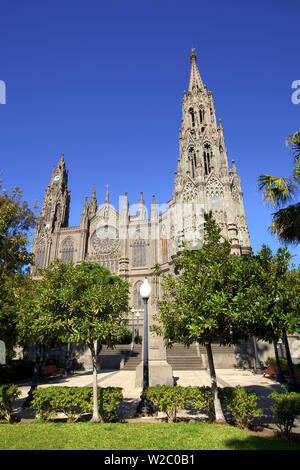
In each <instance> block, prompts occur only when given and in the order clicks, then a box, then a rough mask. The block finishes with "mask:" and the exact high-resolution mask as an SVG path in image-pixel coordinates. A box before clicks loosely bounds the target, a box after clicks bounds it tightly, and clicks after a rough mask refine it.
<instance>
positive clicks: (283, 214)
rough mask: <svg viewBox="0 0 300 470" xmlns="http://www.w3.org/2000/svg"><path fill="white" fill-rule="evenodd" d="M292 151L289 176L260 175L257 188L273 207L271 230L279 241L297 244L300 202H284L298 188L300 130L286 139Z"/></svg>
mask: <svg viewBox="0 0 300 470" xmlns="http://www.w3.org/2000/svg"><path fill="white" fill-rule="evenodd" d="M287 143H288V145H289V147H290V149H291V151H292V153H293V158H294V161H293V173H292V176H291V177H289V178H283V177H275V176H271V175H266V174H264V175H261V176H260V177H259V179H258V187H259V190H263V198H264V200H265V201H266V202H268V203H271V204H272V205H273V206H274V208H275V209H278V210H277V211H276V212H275V213H274V214H273V222H272V225H271V227H270V229H271V232H272V233H273V234H275V235H276V236H277V238H278V239H279V240H280V241H281V242H285V243H294V244H298V243H299V241H300V203H299V202H296V203H295V204H290V205H288V206H287V207H283V206H284V205H285V204H287V203H289V202H291V201H292V199H293V197H294V196H295V195H296V194H297V191H298V190H299V183H300V132H295V134H294V135H290V136H289V137H288V139H287Z"/></svg>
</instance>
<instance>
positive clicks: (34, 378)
mask: <svg viewBox="0 0 300 470" xmlns="http://www.w3.org/2000/svg"><path fill="white" fill-rule="evenodd" d="M40 361H41V343H40V341H39V342H38V343H37V344H36V352H35V363H34V369H33V376H32V380H31V387H30V390H29V392H28V395H27V398H26V400H25V402H24V403H23V408H27V407H28V406H30V403H31V401H32V400H33V391H34V389H35V388H36V387H37V384H38V381H39V374H40Z"/></svg>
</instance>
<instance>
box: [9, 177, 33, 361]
mask: <svg viewBox="0 0 300 470" xmlns="http://www.w3.org/2000/svg"><path fill="white" fill-rule="evenodd" d="M0 190H1V192H0V337H1V338H3V339H4V341H5V343H6V347H7V350H8V351H9V355H10V356H12V354H13V347H14V346H15V345H16V336H17V331H16V322H17V317H16V315H15V313H16V308H15V300H16V297H15V295H14V293H16V292H17V290H18V289H19V288H22V286H23V285H24V284H26V282H27V281H26V279H25V278H24V273H25V271H26V267H27V266H28V265H29V263H31V262H32V255H31V254H30V253H29V250H28V244H29V241H28V231H29V229H30V228H33V227H34V223H35V214H34V212H33V210H31V209H30V208H29V206H28V203H27V202H26V201H23V200H22V191H21V190H20V189H19V188H17V187H15V188H12V189H11V191H8V190H6V189H3V188H2V184H1V180H0Z"/></svg>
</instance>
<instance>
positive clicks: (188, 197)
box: [182, 181, 198, 202]
mask: <svg viewBox="0 0 300 470" xmlns="http://www.w3.org/2000/svg"><path fill="white" fill-rule="evenodd" d="M197 197H198V188H197V187H196V186H195V185H194V184H193V183H192V182H191V181H189V182H188V183H187V184H186V185H185V188H184V190H183V194H182V199H183V202H189V201H193V200H195V199H197Z"/></svg>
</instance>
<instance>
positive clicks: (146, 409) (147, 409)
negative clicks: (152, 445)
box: [137, 279, 153, 415]
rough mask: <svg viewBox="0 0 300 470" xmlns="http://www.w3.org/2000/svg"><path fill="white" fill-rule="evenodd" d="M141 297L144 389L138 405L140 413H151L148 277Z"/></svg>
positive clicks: (141, 289)
mask: <svg viewBox="0 0 300 470" xmlns="http://www.w3.org/2000/svg"><path fill="white" fill-rule="evenodd" d="M140 294H141V297H142V298H143V299H144V338H143V345H144V348H143V353H144V355H143V391H142V394H141V400H140V402H139V404H138V407H137V412H138V414H141V415H149V414H152V412H153V407H152V403H151V402H149V401H148V400H147V399H146V395H145V392H146V390H147V389H148V387H149V359H148V299H149V297H150V294H151V286H150V284H149V282H148V279H144V282H143V284H142V285H141V287H140Z"/></svg>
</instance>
